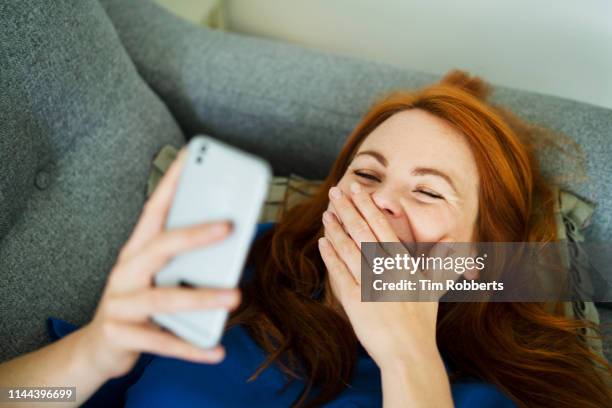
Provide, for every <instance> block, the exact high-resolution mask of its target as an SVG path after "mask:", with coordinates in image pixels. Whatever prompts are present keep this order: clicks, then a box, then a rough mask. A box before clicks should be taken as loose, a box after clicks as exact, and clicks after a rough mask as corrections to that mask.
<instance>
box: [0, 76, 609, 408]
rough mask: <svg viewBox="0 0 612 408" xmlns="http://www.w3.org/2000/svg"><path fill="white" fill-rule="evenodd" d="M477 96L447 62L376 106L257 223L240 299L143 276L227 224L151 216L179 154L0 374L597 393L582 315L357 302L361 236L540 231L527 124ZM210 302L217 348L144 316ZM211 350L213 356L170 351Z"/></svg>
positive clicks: (167, 384) (373, 390)
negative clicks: (302, 197)
mask: <svg viewBox="0 0 612 408" xmlns="http://www.w3.org/2000/svg"><path fill="white" fill-rule="evenodd" d="M487 93H488V88H487V87H486V85H485V84H484V83H482V82H481V81H480V80H478V79H472V78H469V77H468V76H467V75H465V74H463V73H461V72H453V73H451V74H449V75H447V76H446V77H445V78H444V79H443V80H442V81H441V82H440V83H439V84H434V85H432V86H430V87H427V88H424V89H422V90H420V91H417V92H414V93H400V94H395V95H393V96H391V97H389V98H388V99H386V100H384V101H382V102H380V103H378V104H376V105H375V106H374V107H373V108H372V109H371V110H370V112H369V113H368V114H367V115H366V116H365V118H364V119H363V120H362V121H361V123H360V124H359V125H358V126H357V127H356V129H355V131H354V132H353V134H352V135H351V136H350V138H349V139H348V141H347V142H346V145H345V146H344V148H343V150H342V151H341V153H340V155H339V157H338V159H337V160H336V162H335V164H334V166H333V168H332V170H331V172H330V174H329V176H328V177H327V179H326V180H325V183H324V188H322V189H321V191H320V193H319V194H317V195H315V196H314V197H312V199H310V200H308V201H307V202H305V203H303V204H301V205H299V206H297V207H295V208H293V209H292V210H291V211H289V212H288V213H287V214H285V215H284V216H283V218H282V219H281V220H280V221H279V223H278V224H276V225H273V226H268V228H267V229H265V230H264V229H262V230H261V233H260V234H259V235H258V239H257V240H256V242H255V244H254V245H253V248H252V250H251V253H250V258H249V259H250V265H251V266H252V267H253V269H252V270H251V272H250V273H246V274H245V277H244V279H243V281H242V283H241V292H242V294H243V298H244V299H243V301H242V304H241V305H240V307H239V308H238V309H235V308H236V306H237V305H238V303H239V292H238V291H235V290H212V289H204V288H201V289H188V288H152V287H151V278H152V276H153V275H154V274H155V273H156V272H157V270H159V269H160V268H161V266H163V264H164V263H165V262H167V261H168V259H169V258H170V257H172V256H174V255H176V254H177V253H179V252H182V251H186V250H189V249H192V248H194V247H197V246H200V245H206V244H208V243H210V242H213V241H215V240H218V239H222V238H223V237H224V236H226V235H227V234H228V232H229V227H228V224H226V223H215V224H208V225H204V226H198V227H193V228H188V229H184V230H173V231H164V230H163V228H162V226H163V225H164V220H165V216H166V213H167V210H168V206H169V203H170V200H171V197H172V195H173V193H174V189H175V185H176V181H177V175H178V173H179V171H180V166H181V165H182V162H183V160H184V153H181V155H179V159H178V160H177V161H176V163H175V164H174V165H173V166H172V167H171V169H170V170H169V172H168V174H167V175H166V177H165V178H164V180H163V181H162V183H161V185H160V186H159V187H158V189H157V190H156V192H155V194H154V196H153V197H152V198H151V199H150V201H149V202H147V204H146V205H145V208H144V211H143V214H142V216H141V219H140V221H139V223H138V225H137V226H136V228H135V230H134V232H133V234H132V236H131V237H130V239H129V240H128V242H127V243H126V245H125V246H124V247H123V248H122V250H121V253H120V256H119V258H118V261H117V264H116V266H115V267H114V268H113V270H112V271H111V273H110V276H109V280H108V283H107V286H106V288H105V291H104V293H103V295H102V299H101V301H100V305H99V307H98V309H97V311H96V314H95V316H94V318H93V320H92V321H91V322H90V323H89V324H87V325H86V326H85V327H83V328H81V329H79V330H76V331H74V332H72V333H71V334H69V335H68V336H66V337H64V338H62V339H61V340H59V341H57V342H55V343H53V344H51V345H49V346H47V347H45V348H43V349H41V350H38V351H36V352H33V353H30V354H28V355H25V356H22V357H20V358H17V359H15V360H13V361H11V362H8V363H6V364H4V365H3V366H2V367H1V370H0V373H1V376H2V377H1V378H0V382H1V383H2V384H3V385H4V384H6V385H15V386H16V385H19V386H26V385H37V386H40V385H49V386H50V385H53V386H74V385H76V386H77V398H78V401H77V402H83V401H85V400H86V399H87V398H88V397H89V396H91V395H92V393H93V392H94V391H95V390H96V389H97V388H99V387H100V386H101V385H102V384H103V383H105V382H106V381H107V380H108V379H110V378H113V377H119V376H121V375H123V374H126V373H128V372H130V370H131V369H132V367H133V366H134V364H135V363H136V361H137V359H138V356H139V353H140V352H143V351H144V352H150V353H155V354H158V355H160V357H154V358H152V357H149V358H148V360H147V361H146V362H145V364H146V368H144V369H143V370H141V371H140V372H139V374H138V376H137V377H139V378H138V380H137V381H132V382H131V383H130V384H128V385H131V388H130V389H129V391H128V392H127V394H126V395H127V405H128V406H140V405H143V406H144V405H146V406H154V405H155V404H157V405H158V406H163V405H165V404H167V403H176V404H177V405H186V404H187V403H197V404H200V405H207V406H236V405H247V404H249V405H251V406H252V405H257V404H258V403H262V404H266V403H267V406H287V405H290V404H294V405H297V406H321V405H324V404H327V405H329V406H347V405H350V406H355V405H357V406H378V405H380V404H381V402H382V404H383V405H384V406H385V407H387V406H389V407H393V406H407V405H408V406H427V407H430V406H436V407H445V406H452V405H453V403H455V404H457V405H464V406H467V405H487V404H488V405H497V406H499V405H501V406H503V405H504V404H507V403H509V402H510V401H513V402H514V403H516V404H518V405H521V406H560V407H570V406H571V407H575V406H581V407H602V406H606V404H608V403H609V401H610V400H611V399H612V393H611V391H610V389H609V388H608V387H607V386H606V381H607V379H608V378H610V375H611V373H612V371H611V369H610V366H609V365H608V364H607V362H605V361H603V360H602V359H601V358H599V357H598V356H597V355H596V354H594V353H593V352H592V351H591V350H590V349H589V348H588V346H587V345H586V344H585V343H584V342H583V340H581V338H580V337H579V336H578V330H579V329H580V328H582V327H584V326H586V325H587V324H586V323H582V322H578V321H572V320H569V319H566V318H564V317H563V316H560V315H558V314H554V313H552V312H550V311H549V309H548V308H547V307H546V305H542V304H536V303H441V304H438V303H437V302H397V303H389V302H380V303H362V302H360V286H359V282H360V281H359V265H360V264H359V262H360V252H359V247H360V244H361V242H371V241H384V242H389V241H391V242H395V241H403V242H471V241H540V242H547V241H552V240H555V231H556V230H555V224H554V218H553V210H552V208H553V207H552V205H553V202H552V197H551V192H550V190H549V188H548V187H547V184H546V182H545V181H544V180H543V178H542V176H541V175H540V173H539V171H538V168H537V165H536V161H535V158H534V155H533V152H532V149H531V147H530V143H529V141H528V140H527V138H526V137H524V138H522V137H521V136H527V135H523V134H521V132H522V131H524V130H525V129H526V128H525V127H523V126H521V123H520V122H519V121H517V120H516V119H515V118H513V117H512V116H510V115H508V114H507V113H505V112H503V111H501V110H499V109H497V108H494V107H493V106H491V105H490V104H487V103H486V100H485V98H486V95H487ZM210 307H225V308H228V309H231V310H233V313H232V316H231V319H230V322H229V323H230V324H229V325H228V330H227V332H226V334H225V336H224V341H223V345H224V346H225V349H224V348H222V347H217V348H215V349H212V350H200V349H198V348H196V347H193V346H191V345H189V344H187V343H185V342H183V341H181V340H180V339H178V338H176V337H174V336H172V335H171V334H169V333H167V332H164V331H162V330H159V329H158V328H157V327H156V326H154V325H152V324H151V323H150V322H149V316H150V315H151V314H153V313H157V312H171V311H178V310H190V309H197V308H210ZM234 309H235V310H234ZM226 353H227V355H226V356H225V360H224V361H223V362H222V363H221V364H219V365H208V364H193V363H190V362H187V361H184V360H189V361H191V362H197V363H214V362H220V361H221V360H222V359H223V358H224V355H225V354H226ZM161 356H165V357H161ZM176 358H178V360H177V359H176ZM57 367H61V369H60V370H58V369H57ZM8 372H11V377H10V378H9V377H8V374H7V373H8ZM451 384H452V385H451ZM283 390H284V392H283ZM381 394H382V395H381ZM186 395H188V396H186ZM181 401H182V402H181Z"/></svg>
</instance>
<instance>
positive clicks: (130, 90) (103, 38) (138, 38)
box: [0, 0, 612, 360]
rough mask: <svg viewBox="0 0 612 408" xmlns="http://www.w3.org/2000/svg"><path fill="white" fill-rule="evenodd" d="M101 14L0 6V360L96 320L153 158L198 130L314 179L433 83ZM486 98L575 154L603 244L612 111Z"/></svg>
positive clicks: (116, 11) (119, 12)
mask: <svg viewBox="0 0 612 408" xmlns="http://www.w3.org/2000/svg"><path fill="white" fill-rule="evenodd" d="M101 3H102V5H103V7H101V6H100V5H99V4H98V3H97V2H96V1H94V0H72V1H67V0H66V1H57V2H43V1H35V0H8V1H4V2H2V3H0V24H1V25H2V27H3V28H2V30H0V43H1V44H2V48H1V49H0V69H1V71H2V74H1V75H0V112H1V115H2V120H1V121H0V262H1V263H0V279H1V281H0V299H1V309H0V314H1V315H0V319H1V320H2V322H3V324H2V326H1V327H0V338H1V339H2V340H1V341H2V347H1V349H0V360H4V359H7V358H9V357H12V356H15V355H17V354H20V353H23V352H26V351H29V350H32V349H34V348H37V347H39V346H41V345H42V344H44V343H45V342H47V341H48V339H47V337H46V334H45V326H44V323H45V318H46V317H47V316H49V315H53V316H57V317H61V318H64V319H67V320H69V321H71V322H73V323H76V324H82V323H85V322H86V321H87V320H88V319H89V318H90V317H91V313H92V312H93V310H94V308H95V305H96V303H97V300H98V297H99V294H100V291H101V289H102V287H103V284H104V280H105V278H106V275H107V273H108V272H109V270H110V268H111V267H112V264H113V262H114V259H115V257H116V255H117V252H118V250H119V248H120V247H121V245H122V244H123V242H124V241H125V239H126V238H127V236H128V235H129V232H130V230H131V228H132V227H133V225H134V222H135V221H136V219H137V217H138V214H139V211H140V208H141V206H142V204H143V200H144V192H145V188H146V178H147V175H148V171H149V168H150V161H151V159H152V157H153V156H154V154H155V153H156V152H157V151H158V150H159V148H160V147H161V146H162V145H164V144H166V143H171V144H174V145H175V146H178V145H180V144H181V143H183V142H184V137H183V134H185V135H186V136H188V137H189V136H191V135H193V134H195V133H199V132H205V133H209V134H211V135H213V136H216V137H218V138H220V139H222V140H225V141H227V142H230V143H232V144H235V145H237V146H239V147H242V148H245V149H247V150H250V151H252V152H254V153H256V154H260V155H262V156H264V157H266V158H267V159H269V160H270V161H271V163H272V164H273V167H274V169H275V172H276V173H277V174H287V173H289V172H294V173H298V174H302V175H304V176H307V177H311V178H320V177H323V176H324V175H325V174H326V172H327V170H328V169H329V166H330V165H331V163H332V161H333V159H334V157H335V156H336V154H337V152H338V151H339V149H340V147H341V145H342V143H343V141H344V139H345V138H346V136H347V135H348V133H349V132H350V131H351V130H352V128H353V126H354V125H355V124H356V122H357V121H358V119H359V118H360V116H361V115H362V114H363V113H364V112H365V110H366V109H367V107H368V106H369V105H370V104H371V103H372V102H373V100H374V99H375V98H377V97H378V96H380V95H382V94H384V93H385V92H387V91H390V90H392V89H396V88H412V87H416V86H421V85H425V84H426V83H429V82H431V81H434V80H436V79H437V78H438V77H437V76H434V75H430V74H425V73H420V72H412V71H408V70H402V69H398V68H394V67H390V66H386V65H382V64H375V63H372V62H366V61H361V60H357V59H351V58H345V57H340V56H336V55H330V54H326V53H320V52H316V51H310V50H305V49H302V48H299V47H295V46H291V45H286V44H281V43H277V42H272V41H266V40H261V39H255V38H248V37H243V36H239V35H233V34H226V33H220V32H210V31H208V30H205V29H202V28H201V27H197V26H194V25H191V24H188V23H186V22H183V21H181V20H179V19H178V18H177V17H174V16H172V15H170V14H169V13H167V12H166V11H164V10H162V9H161V8H160V7H159V6H157V5H155V4H152V3H150V2H148V1H147V0H130V1H126V0H103V1H101ZM104 11H106V13H105V12H104ZM109 17H110V19H109ZM126 51H127V52H126ZM160 98H161V100H163V102H162V101H161V100H160ZM494 100H496V101H498V102H500V103H503V104H505V105H507V106H508V107H510V108H511V109H514V110H515V111H516V112H517V113H518V114H519V115H523V116H525V117H526V118H528V119H531V120H534V121H538V122H540V123H542V124H544V125H548V126H551V127H553V128H556V129H557V130H561V131H564V132H566V133H567V134H569V135H570V136H572V137H573V138H575V139H576V140H577V141H578V142H579V143H581V144H582V145H583V147H584V149H585V151H586V153H587V154H588V156H589V173H590V175H591V177H592V183H591V184H579V185H570V186H568V187H570V189H572V190H573V191H575V192H577V193H579V194H581V195H582V196H584V197H585V198H587V199H590V200H592V201H595V202H597V203H598V208H597V209H596V215H595V218H594V225H593V227H592V228H591V231H590V235H589V237H591V238H592V239H600V240H604V239H606V240H609V239H611V238H612V201H611V200H612V184H610V183H609V182H607V179H606V177H609V175H610V174H611V173H612V172H611V169H610V163H609V159H610V158H611V157H612V151H611V147H610V141H611V140H610V139H611V138H610V132H611V131H612V112H611V111H610V110H606V109H603V108H598V107H594V106H590V105H586V104H581V103H578V102H573V101H569V100H564V99H559V98H554V97H549V96H543V95H538V94H533V93H527V92H520V91H515V90H510V89H505V88H498V90H497V91H496V92H495V94H494ZM175 119H176V122H175ZM177 122H178V126H177ZM179 126H180V128H179ZM181 129H182V131H181ZM548 159H549V160H548V162H547V163H548V164H547V166H548V167H547V170H548V171H552V172H562V162H555V159H556V158H555V157H553V158H548Z"/></svg>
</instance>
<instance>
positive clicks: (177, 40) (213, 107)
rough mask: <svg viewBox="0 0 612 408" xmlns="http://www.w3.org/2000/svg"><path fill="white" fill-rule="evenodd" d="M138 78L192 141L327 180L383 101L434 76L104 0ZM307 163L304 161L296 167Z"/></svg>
mask: <svg viewBox="0 0 612 408" xmlns="http://www.w3.org/2000/svg"><path fill="white" fill-rule="evenodd" d="M101 3H102V4H103V5H104V7H105V8H106V11H107V13H108V15H109V16H110V18H111V20H112V21H113V23H114V24H115V28H116V30H117V31H118V33H119V36H120V38H121V40H122V42H123V44H124V47H125V48H126V49H127V51H128V53H129V54H130V55H131V57H132V59H133V61H134V63H135V65H136V67H137V69H138V71H139V72H140V74H141V75H142V77H143V78H144V79H145V81H147V82H148V83H149V85H150V86H151V87H152V88H153V89H154V90H155V92H156V93H157V94H158V95H159V96H160V97H161V98H162V99H163V100H164V101H165V103H166V104H167V106H168V107H169V109H170V110H171V112H173V114H174V115H175V118H176V120H177V121H178V122H179V123H180V125H181V127H182V128H183V130H184V132H185V134H186V135H187V136H191V135H193V134H196V133H199V132H204V133H208V134H211V135H213V136H215V137H218V138H219V139H222V140H225V141H227V142H229V143H232V144H234V145H236V146H239V147H242V148H244V149H247V150H249V151H251V152H253V153H256V154H259V155H261V156H263V157H265V158H267V159H268V160H270V162H271V163H272V165H273V167H274V170H275V173H276V174H288V173H289V172H296V173H298V174H301V175H303V176H307V177H312V178H321V177H324V176H325V175H326V174H327V171H328V170H329V166H331V163H332V161H333V160H334V158H335V157H336V155H337V153H338V151H339V149H340V147H341V145H342V143H343V142H344V140H345V138H346V137H347V136H348V134H349V133H350V131H351V130H352V128H353V127H354V126H355V124H356V122H357V121H358V119H359V118H360V116H361V115H362V114H363V113H365V111H366V110H367V108H368V107H369V105H370V104H371V103H372V102H373V101H374V98H375V97H376V96H378V95H380V94H382V93H385V92H386V91H388V90H391V89H393V88H397V87H404V88H405V87H415V86H419V85H423V84H425V83H427V82H430V81H432V80H433V79H434V76H433V75H429V74H422V73H417V72H412V71H406V70H399V69H397V68H392V67H389V66H386V65H383V64H376V63H369V62H368V63H364V62H363V61H361V60H356V59H352V58H345V57H340V56H336V55H330V54H326V53H321V52H316V51H310V50H306V49H303V48H301V47H296V46H291V45H288V44H283V43H280V42H275V41H269V40H263V39H257V38H252V37H246V36H241V35H237V34H231V33H225V32H218V31H213V30H209V29H206V28H204V27H201V26H198V25H195V24H192V23H189V22H187V21H184V20H183V19H180V18H178V17H176V16H174V15H173V14H171V13H170V12H168V11H166V10H165V9H164V8H162V7H161V6H159V5H157V4H155V3H152V2H150V1H147V0H130V1H125V0H102V1H101ZM296 157H299V160H296Z"/></svg>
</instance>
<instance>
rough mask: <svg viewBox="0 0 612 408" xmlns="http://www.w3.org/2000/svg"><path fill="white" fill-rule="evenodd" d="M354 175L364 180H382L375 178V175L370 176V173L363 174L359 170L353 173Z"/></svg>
mask: <svg viewBox="0 0 612 408" xmlns="http://www.w3.org/2000/svg"><path fill="white" fill-rule="evenodd" d="M353 174H355V175H356V176H358V177H361V178H364V179H368V180H372V181H380V179H379V178H378V177H376V176H374V175H373V174H368V173H363V172H361V171H359V170H355V171H353Z"/></svg>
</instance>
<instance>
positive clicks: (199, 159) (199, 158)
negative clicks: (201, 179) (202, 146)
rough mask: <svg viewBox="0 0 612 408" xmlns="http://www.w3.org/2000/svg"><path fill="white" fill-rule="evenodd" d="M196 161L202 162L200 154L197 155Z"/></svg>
mask: <svg viewBox="0 0 612 408" xmlns="http://www.w3.org/2000/svg"><path fill="white" fill-rule="evenodd" d="M196 163H198V164H200V163H202V158H201V157H200V156H198V158H197V159H196Z"/></svg>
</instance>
